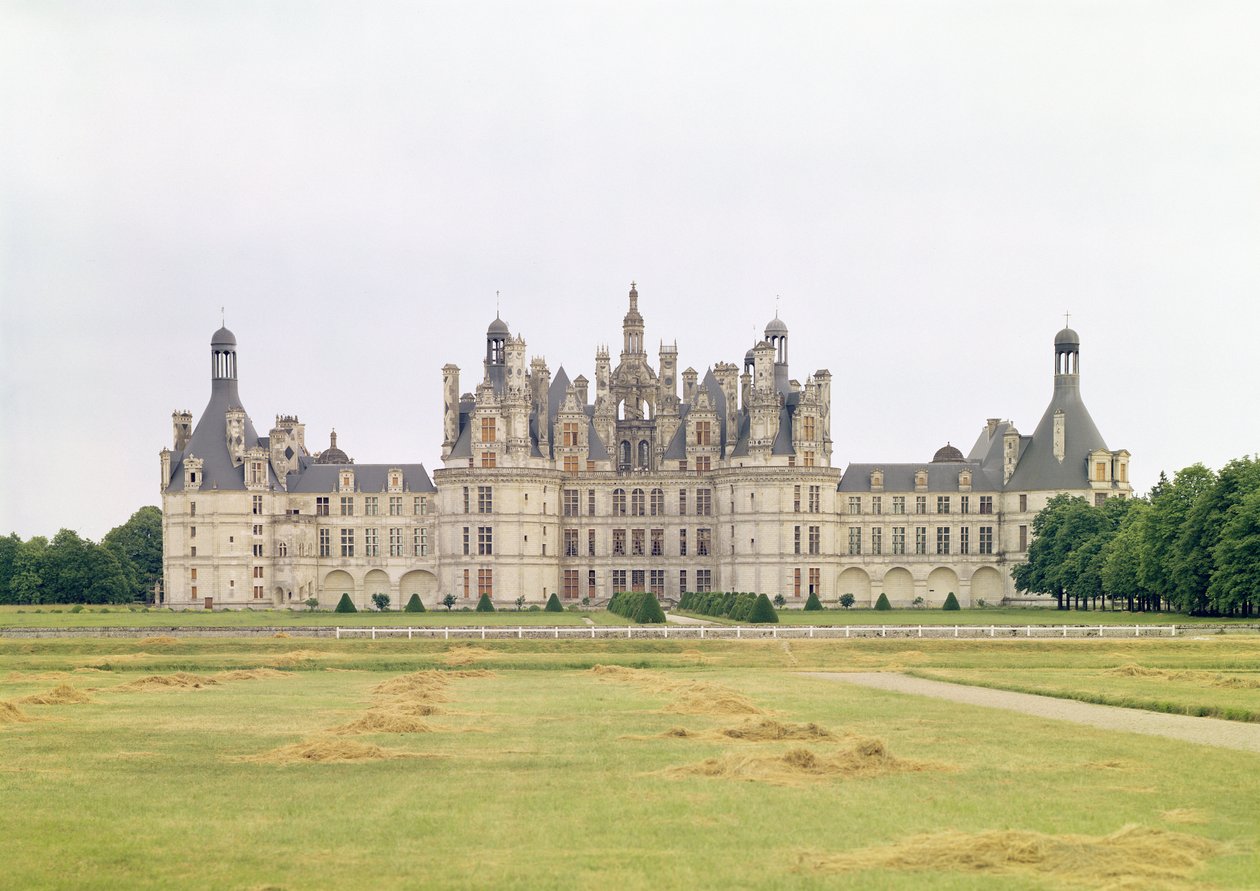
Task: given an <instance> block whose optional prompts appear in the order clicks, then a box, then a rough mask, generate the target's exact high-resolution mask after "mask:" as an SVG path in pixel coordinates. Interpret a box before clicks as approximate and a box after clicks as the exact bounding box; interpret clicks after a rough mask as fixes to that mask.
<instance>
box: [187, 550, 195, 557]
mask: <svg viewBox="0 0 1260 891" xmlns="http://www.w3.org/2000/svg"><path fill="white" fill-rule="evenodd" d="M188 556H189V557H196V556H197V549H196V548H189V549H188Z"/></svg>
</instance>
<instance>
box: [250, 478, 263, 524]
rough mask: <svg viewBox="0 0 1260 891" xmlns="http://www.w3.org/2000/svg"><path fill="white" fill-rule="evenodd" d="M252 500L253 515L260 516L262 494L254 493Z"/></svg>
mask: <svg viewBox="0 0 1260 891" xmlns="http://www.w3.org/2000/svg"><path fill="white" fill-rule="evenodd" d="M259 482H261V480H259ZM252 501H253V506H254V516H256V517H259V516H262V496H261V495H255V496H254V497H253V499H252Z"/></svg>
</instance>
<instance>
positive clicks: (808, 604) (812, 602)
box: [805, 591, 823, 612]
mask: <svg viewBox="0 0 1260 891" xmlns="http://www.w3.org/2000/svg"><path fill="white" fill-rule="evenodd" d="M822 608H823V607H822V603H820V602H819V600H818V595H817V594H815V593H814V592H813V591H810V592H809V596H808V597H806V598H805V611H806V612H810V611H812V610H820V609H822Z"/></svg>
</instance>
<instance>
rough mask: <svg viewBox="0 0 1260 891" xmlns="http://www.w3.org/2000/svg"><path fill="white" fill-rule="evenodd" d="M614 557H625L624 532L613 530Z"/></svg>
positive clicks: (622, 530)
mask: <svg viewBox="0 0 1260 891" xmlns="http://www.w3.org/2000/svg"><path fill="white" fill-rule="evenodd" d="M612 552H613V556H614V557H624V556H625V555H626V530H624V529H614V530H613V548H612Z"/></svg>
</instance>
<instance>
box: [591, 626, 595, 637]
mask: <svg viewBox="0 0 1260 891" xmlns="http://www.w3.org/2000/svg"><path fill="white" fill-rule="evenodd" d="M594 639H595V626H594V625H592V626H591V640H594Z"/></svg>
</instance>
